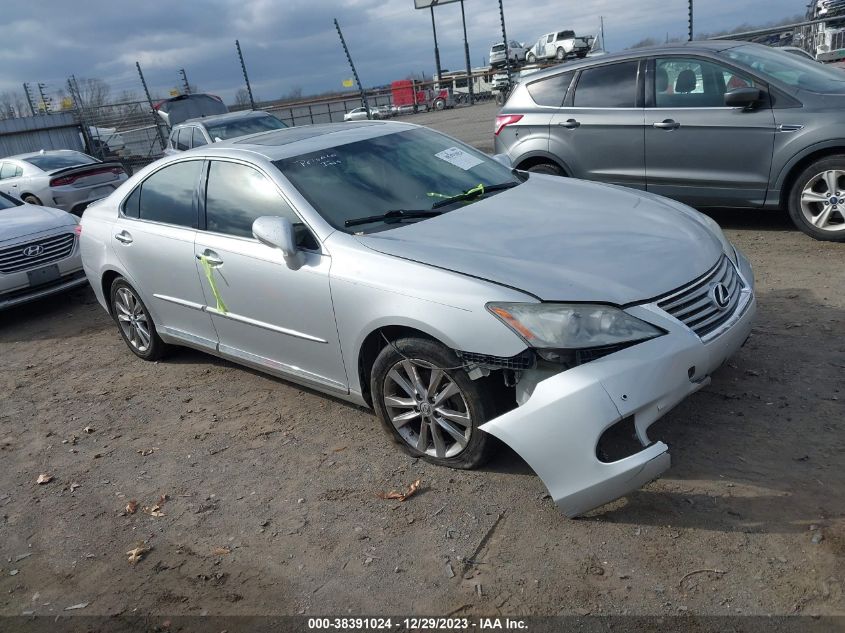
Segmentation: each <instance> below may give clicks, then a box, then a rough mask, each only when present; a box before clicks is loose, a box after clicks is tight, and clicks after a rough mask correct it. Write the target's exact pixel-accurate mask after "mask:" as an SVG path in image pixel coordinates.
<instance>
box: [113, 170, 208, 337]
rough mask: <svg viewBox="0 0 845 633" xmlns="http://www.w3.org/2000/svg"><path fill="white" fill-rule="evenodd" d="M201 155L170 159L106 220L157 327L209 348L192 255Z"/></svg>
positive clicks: (134, 284) (198, 280)
mask: <svg viewBox="0 0 845 633" xmlns="http://www.w3.org/2000/svg"><path fill="white" fill-rule="evenodd" d="M204 164H205V163H204V161H203V160H202V159H194V160H184V161H179V162H176V163H171V164H169V165H167V166H165V167H163V168H162V169H159V170H158V171H156V172H154V173H153V174H152V175H150V176H149V177H148V178H146V179H145V180H144V181H143V182H142V183H141V184H140V185H139V186H137V187H136V188H135V190H134V191H133V192H132V193H131V194H130V195H129V196H128V197H127V198H126V200H125V201H124V203H123V207H122V209H121V213H120V215H119V217H118V220H117V222H115V223H114V224H113V225H112V232H113V239H114V251H115V253H116V254H117V257H118V258H119V259H120V261H121V263H122V264H123V266H124V268H125V269H126V271H127V274H128V275H129V277H130V283H131V284H132V285H133V286H134V288H135V290H137V291H138V293H139V294H140V295H141V298H142V299H143V300H144V303H145V304H146V305H147V307H148V308H149V310H150V312H151V313H152V315H153V319H154V320H155V322H156V326H157V327H158V329H159V332H160V333H162V334H164V335H171V336H175V337H178V338H179V339H181V340H183V341H185V342H187V343H189V344H192V345H194V346H196V347H200V348H203V349H210V350H214V349H215V348H216V346H217V333H216V332H215V330H214V326H213V325H212V323H211V317H210V316H209V315H208V314H206V313H205V312H203V307H204V305H205V299H204V295H203V291H202V285H201V284H200V278H199V273H198V272H197V265H196V260H195V257H194V240H195V239H196V234H197V222H198V194H197V192H198V185H199V182H200V176H201V174H202V171H203V165H204Z"/></svg>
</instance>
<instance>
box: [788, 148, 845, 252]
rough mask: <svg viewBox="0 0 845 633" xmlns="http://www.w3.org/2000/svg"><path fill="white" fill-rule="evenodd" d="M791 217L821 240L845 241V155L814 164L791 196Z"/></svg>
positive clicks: (801, 177)
mask: <svg viewBox="0 0 845 633" xmlns="http://www.w3.org/2000/svg"><path fill="white" fill-rule="evenodd" d="M789 216H790V217H791V218H792V221H793V222H794V223H795V225H796V226H797V227H798V228H799V229H801V230H802V231H803V232H804V233H806V234H807V235H809V236H810V237H813V238H815V239H817V240H826V241H831V242H843V241H845V155H841V154H840V155H837V156H829V157H828V158H823V159H821V160H818V161H816V162H814V163H813V164H812V165H810V166H809V167H807V168H806V169H805V170H804V171H803V172H801V174H800V175H799V176H798V179H797V180H796V181H795V184H794V185H793V186H792V191H790V193H789Z"/></svg>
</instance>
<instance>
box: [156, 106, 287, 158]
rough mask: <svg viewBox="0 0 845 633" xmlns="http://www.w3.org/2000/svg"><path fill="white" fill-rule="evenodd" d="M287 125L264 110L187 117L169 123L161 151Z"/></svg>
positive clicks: (281, 127) (199, 145)
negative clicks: (167, 136)
mask: <svg viewBox="0 0 845 633" xmlns="http://www.w3.org/2000/svg"><path fill="white" fill-rule="evenodd" d="M286 127H287V125H286V124H285V123H283V122H282V121H280V120H279V119H277V118H276V117H274V116H273V115H272V114H269V113H267V112H261V111H259V110H249V111H247V112H229V113H227V114H218V115H215V116H207V117H202V118H197V119H188V120H187V121H185V122H184V123H180V124H178V125H174V126H173V130H172V131H171V132H170V138H169V139H168V142H167V147H166V148H165V150H164V153H165V154H168V155H170V154H177V153H179V152H184V151H185V150H188V149H193V148H194V147H202V146H203V145H208V144H209V143H216V142H218V141H227V140H229V139H233V138H240V137H241V136H249V135H250V134H258V133H259V132H269V131H271V130H282V129H284V128H286Z"/></svg>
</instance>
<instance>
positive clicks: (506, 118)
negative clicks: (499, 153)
mask: <svg viewBox="0 0 845 633" xmlns="http://www.w3.org/2000/svg"><path fill="white" fill-rule="evenodd" d="M522 117H523V115H521V114H500V115H498V116H497V117H496V127H495V129H494V131H493V134H494V135H495V136H499V132H501V131H502V130H504V129H505V128H506V127H507V126H509V125H513V124H514V123H516V122H517V121H520V120H521V119H522Z"/></svg>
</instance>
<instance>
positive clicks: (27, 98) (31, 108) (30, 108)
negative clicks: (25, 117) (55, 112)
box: [23, 82, 35, 116]
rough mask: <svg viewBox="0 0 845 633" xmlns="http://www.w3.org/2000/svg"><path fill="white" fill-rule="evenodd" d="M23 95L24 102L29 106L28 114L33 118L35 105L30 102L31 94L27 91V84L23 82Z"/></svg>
mask: <svg viewBox="0 0 845 633" xmlns="http://www.w3.org/2000/svg"><path fill="white" fill-rule="evenodd" d="M23 93H24V94H25V95H26V102H27V103H28V104H29V112H30V114H32V116H35V103H33V101H32V93H31V92H30V91H29V84H28V83H26V82H24V84H23Z"/></svg>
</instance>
